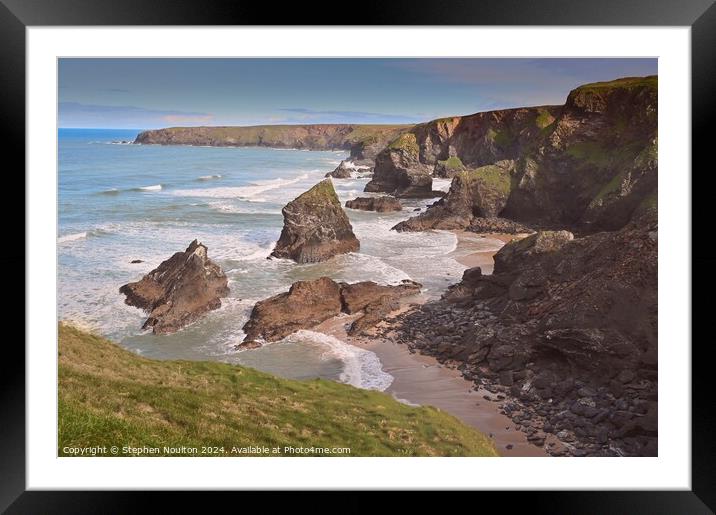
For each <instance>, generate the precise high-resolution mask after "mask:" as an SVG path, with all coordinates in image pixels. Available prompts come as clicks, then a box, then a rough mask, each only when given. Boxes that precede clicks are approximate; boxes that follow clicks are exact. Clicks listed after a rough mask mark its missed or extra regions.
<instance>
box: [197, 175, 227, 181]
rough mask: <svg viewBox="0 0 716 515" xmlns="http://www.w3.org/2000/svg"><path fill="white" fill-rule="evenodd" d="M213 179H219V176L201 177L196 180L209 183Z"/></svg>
mask: <svg viewBox="0 0 716 515" xmlns="http://www.w3.org/2000/svg"><path fill="white" fill-rule="evenodd" d="M214 179H221V174H218V173H217V174H215V175H201V176H199V177H197V178H196V180H197V181H211V180H214Z"/></svg>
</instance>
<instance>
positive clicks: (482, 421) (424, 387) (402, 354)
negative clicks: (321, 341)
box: [314, 233, 548, 456]
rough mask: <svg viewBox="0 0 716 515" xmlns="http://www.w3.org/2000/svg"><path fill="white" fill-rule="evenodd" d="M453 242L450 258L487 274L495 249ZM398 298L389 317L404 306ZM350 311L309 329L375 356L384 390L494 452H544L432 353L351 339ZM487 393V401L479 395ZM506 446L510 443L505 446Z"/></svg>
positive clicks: (462, 238) (468, 237)
mask: <svg viewBox="0 0 716 515" xmlns="http://www.w3.org/2000/svg"><path fill="white" fill-rule="evenodd" d="M457 236H458V245H457V248H456V249H455V251H454V253H453V254H454V256H453V257H454V258H455V259H456V260H457V261H459V262H460V263H462V264H463V265H465V266H467V267H472V266H480V267H484V268H483V273H491V272H492V266H493V259H492V256H493V255H494V254H495V252H496V249H495V250H490V251H486V250H482V249H483V248H484V247H485V241H484V238H481V237H480V235H477V234H474V233H457ZM486 237H487V238H491V239H495V240H500V241H503V242H505V241H509V240H510V239H513V238H514V236H512V235H502V234H495V235H492V234H491V235H486ZM407 300H409V301H410V302H412V303H413V304H415V303H422V302H425V299H424V298H421V297H417V298H416V297H413V298H411V299H406V301H407ZM409 308H410V305H409V303H408V302H404V303H403V305H402V307H401V309H400V310H399V311H396V312H394V313H392V314H391V316H395V315H397V314H398V313H400V312H401V311H404V310H406V309H409ZM355 318H356V317H355V316H350V317H345V316H344V317H342V318H340V319H337V318H334V319H330V320H327V321H325V322H323V323H322V324H320V325H319V326H318V327H316V328H315V329H314V330H316V331H320V332H323V333H325V334H329V335H331V336H334V337H336V338H338V339H340V340H342V341H344V342H346V343H349V344H352V345H356V346H358V347H361V348H364V349H368V350H371V351H373V352H375V353H376V354H377V355H378V358H379V359H380V361H381V363H382V364H383V370H384V371H385V372H387V373H389V374H390V375H392V376H393V377H394V380H393V383H392V384H391V385H390V386H389V387H388V388H387V389H386V390H385V392H386V393H388V394H390V395H392V396H393V397H395V398H396V399H398V400H400V401H401V402H405V403H408V404H415V405H430V406H434V407H436V408H438V409H441V410H443V411H446V412H448V413H450V414H451V415H453V416H455V417H457V418H459V419H460V420H462V421H463V422H464V423H466V424H468V425H470V426H472V427H475V428H476V429H478V430H479V431H480V432H482V433H484V434H485V435H488V436H490V437H491V438H492V440H493V441H494V442H495V448H496V449H497V452H498V453H499V454H500V455H502V456H548V454H547V453H546V452H545V451H544V449H542V448H541V447H537V446H535V445H532V444H530V443H529V442H528V441H527V438H526V436H525V435H524V434H523V433H521V432H520V431H517V430H515V424H514V423H513V422H512V420H510V419H509V418H508V417H507V416H505V415H503V414H501V413H500V412H499V408H498V404H499V403H500V401H498V400H497V397H496V395H495V394H492V393H490V392H488V391H486V390H482V389H475V385H474V383H472V382H471V381H468V380H466V379H464V378H463V377H462V375H461V374H460V372H459V371H458V370H455V369H451V368H448V367H446V366H444V365H442V364H440V363H439V362H438V361H437V360H436V359H435V358H433V357H430V356H424V355H422V354H418V353H411V352H410V350H409V349H408V348H407V346H405V345H401V344H398V343H395V342H392V341H390V340H386V339H383V338H371V337H370V336H368V337H363V338H355V337H350V336H348V335H347V333H346V328H347V327H348V326H350V324H351V322H352V321H353V320H354V319H355ZM483 396H488V397H489V398H490V399H491V400H487V399H485V398H484V397H483ZM508 446H510V448H509V449H508Z"/></svg>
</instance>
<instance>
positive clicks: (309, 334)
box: [286, 330, 393, 392]
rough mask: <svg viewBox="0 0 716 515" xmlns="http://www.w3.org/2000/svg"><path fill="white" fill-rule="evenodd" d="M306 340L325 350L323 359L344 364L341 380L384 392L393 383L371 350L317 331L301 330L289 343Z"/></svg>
mask: <svg viewBox="0 0 716 515" xmlns="http://www.w3.org/2000/svg"><path fill="white" fill-rule="evenodd" d="M296 340H304V341H310V342H311V343H315V344H317V345H320V346H321V347H324V348H325V351H324V352H323V354H322V356H321V357H322V358H323V359H331V358H333V359H338V360H340V361H341V362H342V363H343V372H341V375H340V378H339V379H340V380H341V382H343V383H346V384H350V385H352V386H355V387H357V388H363V389H365V390H378V391H381V392H382V391H383V390H385V389H386V388H388V387H389V386H390V385H391V383H392V382H393V376H392V375H390V374H388V373H387V372H384V371H383V365H382V363H381V362H380V359H379V358H378V356H377V355H376V354H375V353H374V352H371V351H369V350H366V349H361V348H360V347H356V346H355V345H350V344H348V343H345V342H342V341H341V340H339V339H338V338H335V337H333V336H329V335H326V334H323V333H317V332H315V331H306V330H300V331H297V332H295V333H294V334H292V335H291V336H288V337H287V338H286V341H287V342H290V341H296Z"/></svg>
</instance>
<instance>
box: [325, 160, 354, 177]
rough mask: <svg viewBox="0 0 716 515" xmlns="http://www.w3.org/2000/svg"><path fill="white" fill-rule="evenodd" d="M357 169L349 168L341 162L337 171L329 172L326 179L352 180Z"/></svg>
mask: <svg viewBox="0 0 716 515" xmlns="http://www.w3.org/2000/svg"><path fill="white" fill-rule="evenodd" d="M354 170H355V169H354V168H353V167H351V166H348V165H347V164H346V162H345V161H341V164H339V165H338V166H337V167H336V169H335V170H333V171H332V172H328V173H327V174H326V177H333V178H334V179H350V178H351V175H352V173H353V171H354Z"/></svg>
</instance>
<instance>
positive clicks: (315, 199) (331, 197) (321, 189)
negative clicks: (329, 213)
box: [296, 179, 341, 206]
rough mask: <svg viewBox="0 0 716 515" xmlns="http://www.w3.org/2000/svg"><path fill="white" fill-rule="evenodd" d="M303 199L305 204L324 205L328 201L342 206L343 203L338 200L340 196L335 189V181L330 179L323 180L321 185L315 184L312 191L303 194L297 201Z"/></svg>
mask: <svg viewBox="0 0 716 515" xmlns="http://www.w3.org/2000/svg"><path fill="white" fill-rule="evenodd" d="M298 199H301V201H304V202H310V203H314V204H324V203H325V202H326V201H328V202H330V203H332V204H335V205H338V206H340V205H341V203H340V201H339V200H338V195H337V194H336V190H335V188H334V187H333V181H331V180H330V179H323V180H322V181H320V182H319V183H317V184H315V185H314V186H313V187H312V188H311V189H309V190H307V191H305V192H303V193H301V195H299V196H298V198H296V200H298Z"/></svg>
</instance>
